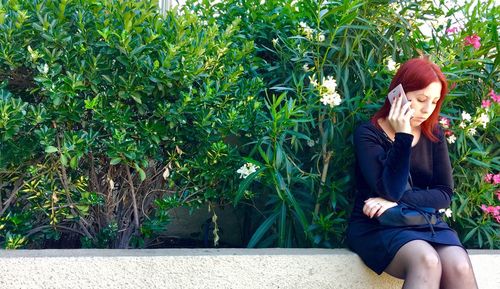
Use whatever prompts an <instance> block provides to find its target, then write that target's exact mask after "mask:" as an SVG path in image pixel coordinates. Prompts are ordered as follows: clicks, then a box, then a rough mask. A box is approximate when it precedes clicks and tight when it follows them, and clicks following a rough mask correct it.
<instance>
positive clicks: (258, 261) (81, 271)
mask: <svg viewBox="0 0 500 289" xmlns="http://www.w3.org/2000/svg"><path fill="white" fill-rule="evenodd" d="M470 254H471V259H472V262H473V265H474V268H475V271H476V275H477V277H478V282H479V286H480V288H483V289H494V288H500V271H499V269H498V268H500V251H498V250H497V251H486V250H485V251H482V250H480V251H474V250H472V251H470ZM401 284H402V283H401V281H400V280H397V279H394V278H391V277H389V276H387V275H385V274H384V275H382V276H377V275H376V274H374V273H372V272H371V271H370V270H369V269H367V268H366V267H365V266H364V265H363V264H362V263H361V260H360V259H359V258H358V257H357V256H356V255H355V254H353V253H351V252H348V251H347V250H343V249H334V250H327V249H157V250H39V251H27V250H17V251H0V288H1V289H4V288H5V289H7V288H8V289H14V288H30V289H35V288H72V289H73V288H99V289H107V288H113V289H115V288H118V289H127V288H134V289H136V288H148V289H151V288H162V289H165V288H183V289H184V288H187V289H190V288H211V289H212V288H252V289H253V288H301V289H302V288H314V289H321V288H339V289H340V288H345V289H357V288H359V289H361V288H362V289H370V288H373V289H375V288H377V289H379V288H387V289H392V288H401Z"/></svg>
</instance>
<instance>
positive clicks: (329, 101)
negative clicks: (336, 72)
mask: <svg viewBox="0 0 500 289" xmlns="http://www.w3.org/2000/svg"><path fill="white" fill-rule="evenodd" d="M320 101H321V102H322V103H323V104H324V105H329V106H330V107H334V106H337V105H339V104H340V103H341V102H342V98H340V94H338V93H336V92H335V93H325V94H323V95H322V96H321V99H320Z"/></svg>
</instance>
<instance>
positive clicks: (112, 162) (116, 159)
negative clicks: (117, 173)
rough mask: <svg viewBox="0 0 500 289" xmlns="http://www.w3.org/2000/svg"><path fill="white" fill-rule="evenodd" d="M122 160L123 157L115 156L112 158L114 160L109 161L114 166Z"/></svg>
mask: <svg viewBox="0 0 500 289" xmlns="http://www.w3.org/2000/svg"><path fill="white" fill-rule="evenodd" d="M121 161H122V159H121V158H114V159H112V160H111V161H110V162H109V164H110V165H112V166H114V165H117V164H119V163H120V162H121Z"/></svg>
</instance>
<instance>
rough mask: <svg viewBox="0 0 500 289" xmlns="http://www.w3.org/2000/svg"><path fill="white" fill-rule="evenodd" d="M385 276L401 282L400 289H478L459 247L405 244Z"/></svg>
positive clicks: (418, 242) (465, 256) (415, 243)
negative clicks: (388, 275)
mask: <svg viewBox="0 0 500 289" xmlns="http://www.w3.org/2000/svg"><path fill="white" fill-rule="evenodd" d="M385 272H386V273H388V274H390V275H392V276H394V277H396V278H400V279H404V280H405V282H404V284H403V289H422V288H425V289H438V288H439V289H477V283H476V278H475V276H474V271H473V270H472V264H471V262H470V259H469V255H467V252H465V250H464V249H462V248H461V247H458V246H443V245H438V246H435V247H433V246H432V245H431V244H429V243H427V242H426V241H421V240H415V241H411V242H408V243H406V244H405V245H404V246H403V247H401V249H399V251H398V252H397V254H396V256H395V257H394V259H393V260H392V262H391V263H390V264H389V266H387V268H386V269H385Z"/></svg>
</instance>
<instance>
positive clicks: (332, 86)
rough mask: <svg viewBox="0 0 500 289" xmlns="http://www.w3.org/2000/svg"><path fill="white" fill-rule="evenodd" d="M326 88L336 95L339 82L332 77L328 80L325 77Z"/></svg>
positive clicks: (324, 84)
mask: <svg viewBox="0 0 500 289" xmlns="http://www.w3.org/2000/svg"><path fill="white" fill-rule="evenodd" d="M322 86H323V87H324V88H326V90H327V91H328V92H329V93H335V89H336V88H337V81H336V80H335V79H333V77H332V76H328V77H327V78H326V79H325V78H324V77H323V85H322Z"/></svg>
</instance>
